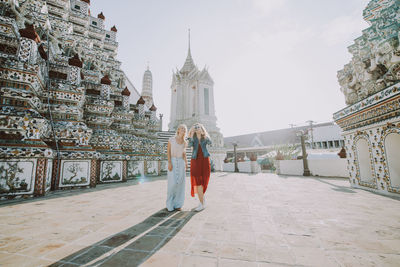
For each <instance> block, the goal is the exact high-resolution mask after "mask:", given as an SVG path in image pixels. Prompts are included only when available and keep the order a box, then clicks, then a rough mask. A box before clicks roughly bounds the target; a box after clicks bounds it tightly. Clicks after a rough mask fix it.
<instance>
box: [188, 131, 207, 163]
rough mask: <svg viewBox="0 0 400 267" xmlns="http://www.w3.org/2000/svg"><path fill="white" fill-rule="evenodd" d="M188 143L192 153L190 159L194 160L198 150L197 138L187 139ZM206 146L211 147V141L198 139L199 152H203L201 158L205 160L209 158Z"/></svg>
mask: <svg viewBox="0 0 400 267" xmlns="http://www.w3.org/2000/svg"><path fill="white" fill-rule="evenodd" d="M188 141H189V144H188V145H189V147H191V146H192V147H193V153H192V159H196V158H197V150H198V149H199V139H197V136H196V135H194V136H193V138H190V137H189V138H188ZM207 145H211V140H210V138H205V139H203V138H202V139H200V146H201V150H202V151H203V156H204V157H205V158H207V157H209V156H210V153H208V150H207Z"/></svg>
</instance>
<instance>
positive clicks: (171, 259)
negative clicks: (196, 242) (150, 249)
mask: <svg viewBox="0 0 400 267" xmlns="http://www.w3.org/2000/svg"><path fill="white" fill-rule="evenodd" d="M181 259H182V254H174V253H171V252H163V251H161V250H160V251H158V252H157V253H155V254H154V255H152V256H151V257H150V258H149V259H147V260H146V261H145V262H144V263H143V264H141V265H140V266H142V267H145V266H152V267H166V266H171V267H173V266H176V267H178V266H179V263H180V261H181Z"/></svg>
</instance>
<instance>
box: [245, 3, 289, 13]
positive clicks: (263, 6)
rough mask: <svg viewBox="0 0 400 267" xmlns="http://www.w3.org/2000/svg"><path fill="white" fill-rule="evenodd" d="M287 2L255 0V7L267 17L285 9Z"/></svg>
mask: <svg viewBox="0 0 400 267" xmlns="http://www.w3.org/2000/svg"><path fill="white" fill-rule="evenodd" d="M286 1H287V0H253V6H254V8H256V9H257V10H258V11H260V12H261V13H262V14H264V15H267V14H270V13H271V12H272V11H275V10H277V9H280V8H281V7H283V6H284V5H285V3H286Z"/></svg>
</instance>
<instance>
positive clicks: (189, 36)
mask: <svg viewBox="0 0 400 267" xmlns="http://www.w3.org/2000/svg"><path fill="white" fill-rule="evenodd" d="M188 34H189V38H188V40H189V52H188V54H190V28H189V29H188Z"/></svg>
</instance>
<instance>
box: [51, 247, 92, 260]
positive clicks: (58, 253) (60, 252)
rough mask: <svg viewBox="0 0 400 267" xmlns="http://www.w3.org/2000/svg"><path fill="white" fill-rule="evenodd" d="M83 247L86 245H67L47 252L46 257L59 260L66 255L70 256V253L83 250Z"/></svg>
mask: <svg viewBox="0 0 400 267" xmlns="http://www.w3.org/2000/svg"><path fill="white" fill-rule="evenodd" d="M83 248H85V247H84V246H79V245H65V246H62V247H60V248H58V249H55V250H54V251H52V252H50V253H48V254H46V255H45V256H44V258H45V259H48V260H53V261H59V260H61V259H63V258H65V257H68V256H69V255H72V254H74V253H76V252H78V251H80V250H82V249H83Z"/></svg>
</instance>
